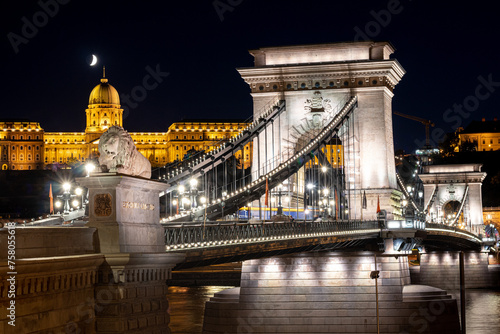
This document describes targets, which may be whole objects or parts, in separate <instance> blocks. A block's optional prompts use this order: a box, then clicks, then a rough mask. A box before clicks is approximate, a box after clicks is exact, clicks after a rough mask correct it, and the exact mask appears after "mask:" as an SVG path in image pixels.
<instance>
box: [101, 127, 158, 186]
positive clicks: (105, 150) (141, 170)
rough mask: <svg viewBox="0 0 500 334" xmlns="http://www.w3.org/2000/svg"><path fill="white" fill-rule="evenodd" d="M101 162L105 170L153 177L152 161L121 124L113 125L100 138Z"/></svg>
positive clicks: (147, 177)
mask: <svg viewBox="0 0 500 334" xmlns="http://www.w3.org/2000/svg"><path fill="white" fill-rule="evenodd" d="M98 148H99V154H100V156H99V164H100V165H101V169H102V170H103V171H104V172H108V171H109V172H111V173H120V174H126V175H131V176H140V177H143V178H146V179H150V178H151V163H150V162H149V160H148V159H146V158H145V157H144V156H143V155H142V154H141V153H140V152H139V151H138V150H137V147H135V145H134V141H133V140H132V137H130V134H129V133H128V132H127V131H125V130H124V129H123V128H122V127H121V126H112V127H110V128H109V129H108V131H106V132H105V133H103V135H102V136H101V138H100V139H99V147H98Z"/></svg>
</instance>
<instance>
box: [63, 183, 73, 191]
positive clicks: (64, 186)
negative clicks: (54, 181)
mask: <svg viewBox="0 0 500 334" xmlns="http://www.w3.org/2000/svg"><path fill="white" fill-rule="evenodd" d="M62 187H63V190H64V192H68V191H69V190H70V189H71V184H70V183H68V182H64V183H63V185H62Z"/></svg>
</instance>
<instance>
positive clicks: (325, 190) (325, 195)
mask: <svg viewBox="0 0 500 334" xmlns="http://www.w3.org/2000/svg"><path fill="white" fill-rule="evenodd" d="M329 194H330V190H329V189H328V188H323V200H322V203H323V218H326V217H327V216H328V212H327V211H328V208H329V203H328V202H329V201H328V195H329Z"/></svg>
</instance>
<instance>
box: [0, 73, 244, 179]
mask: <svg viewBox="0 0 500 334" xmlns="http://www.w3.org/2000/svg"><path fill="white" fill-rule="evenodd" d="M85 112H86V128H85V132H44V130H43V129H42V127H41V126H40V124H39V123H37V122H31V121H26V120H0V132H1V131H3V133H1V136H0V166H1V168H2V170H35V169H44V168H46V167H47V166H48V165H53V164H59V165H65V164H70V163H75V162H84V161H86V160H87V159H91V158H95V157H97V156H98V151H97V146H98V143H99V138H100V136H101V135H102V134H103V133H104V132H105V131H106V130H107V129H108V128H109V127H110V126H113V125H118V126H122V127H123V109H122V108H121V106H120V97H119V94H118V92H117V91H116V89H115V88H114V87H113V86H111V85H110V84H109V83H108V79H106V78H102V79H101V83H100V84H98V85H97V86H96V87H94V89H93V90H92V92H91V93H90V97H89V104H88V108H87V109H86V110H85ZM246 126H247V123H246V122H243V121H230V120H227V121H224V120H221V121H218V122H214V121H208V120H191V121H183V122H177V123H174V124H172V125H171V126H170V127H169V128H168V130H167V131H166V132H129V133H130V135H131V136H132V139H133V140H134V142H135V144H136V146H137V149H138V150H139V152H141V153H142V154H143V155H144V156H145V157H146V158H147V159H149V161H150V162H151V164H152V166H154V167H159V166H164V165H166V164H168V163H171V162H174V161H180V160H182V159H183V158H184V157H185V155H186V154H188V152H189V151H192V150H195V151H201V150H211V149H212V148H213V147H214V146H215V145H216V144H219V143H220V142H223V141H225V140H228V139H229V138H231V137H232V136H235V135H237V134H238V133H239V132H240V131H241V130H242V129H243V128H244V127H246ZM235 156H236V158H237V159H238V161H239V164H243V166H244V168H247V167H249V166H250V165H251V163H252V143H249V144H247V145H246V146H245V147H244V148H243V150H240V151H238V152H236V154H235Z"/></svg>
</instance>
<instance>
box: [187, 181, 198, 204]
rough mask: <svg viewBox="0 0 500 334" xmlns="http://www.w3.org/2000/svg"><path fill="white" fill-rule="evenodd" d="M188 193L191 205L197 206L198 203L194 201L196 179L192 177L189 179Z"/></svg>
mask: <svg viewBox="0 0 500 334" xmlns="http://www.w3.org/2000/svg"><path fill="white" fill-rule="evenodd" d="M189 186H190V188H189V195H190V197H191V207H192V208H196V207H197V206H198V203H196V196H197V195H198V188H197V186H198V180H197V179H195V178H192V179H191V180H189Z"/></svg>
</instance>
